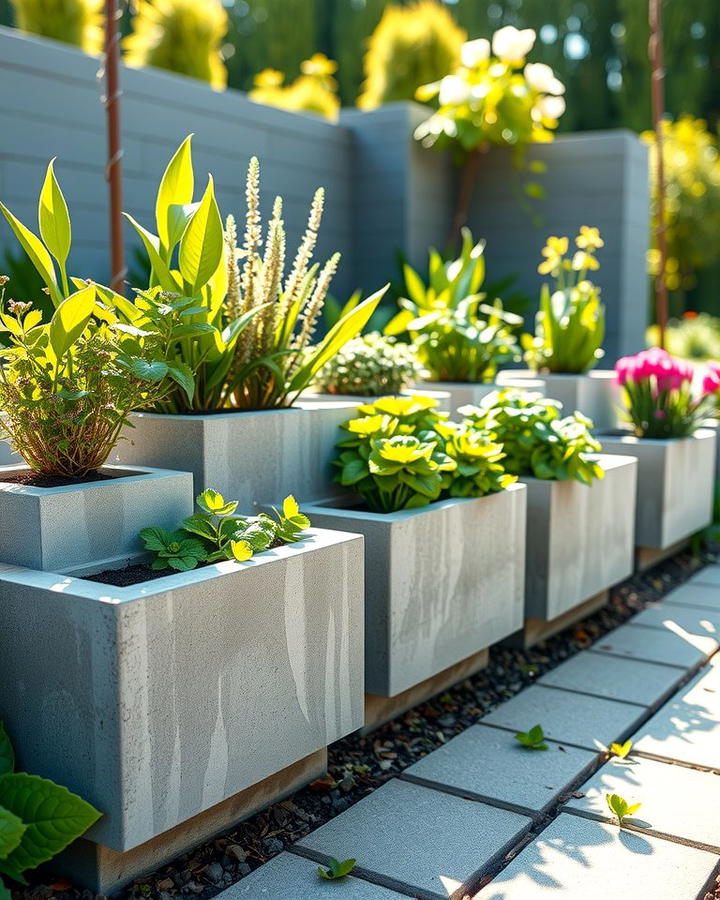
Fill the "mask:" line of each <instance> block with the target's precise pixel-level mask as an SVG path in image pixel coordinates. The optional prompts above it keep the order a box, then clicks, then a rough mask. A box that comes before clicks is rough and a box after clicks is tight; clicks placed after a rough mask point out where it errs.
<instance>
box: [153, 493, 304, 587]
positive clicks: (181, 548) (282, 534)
mask: <svg viewBox="0 0 720 900" xmlns="http://www.w3.org/2000/svg"><path fill="white" fill-rule="evenodd" d="M195 502H196V504H197V507H198V509H199V512H197V513H194V514H193V515H192V516H188V518H186V519H184V520H183V521H182V522H181V523H180V525H179V527H178V529H177V530H176V531H167V530H166V529H164V528H153V527H150V528H143V529H142V531H141V532H140V537H141V538H142V540H143V542H144V544H145V549H146V550H150V551H151V552H152V553H154V554H155V559H154V560H153V562H152V568H153V569H156V570H163V569H174V570H175V571H178V572H187V571H188V570H190V569H195V568H196V567H197V566H199V565H208V564H209V563H214V562H221V561H222V560H232V559H234V560H236V561H237V562H245V561H247V560H248V559H252V557H253V556H254V555H255V554H256V553H262V552H263V550H270V549H271V548H273V547H279V546H281V545H283V544H291V543H294V542H295V541H299V540H301V539H302V538H301V535H302V533H303V532H304V531H305V530H306V529H307V528H309V527H310V520H309V519H308V518H307V516H304V515H303V514H302V513H301V512H300V509H299V507H298V504H297V502H296V500H295V498H294V497H293V496H292V495H290V496H288V497H286V498H285V500H284V501H283V507H282V511H278V510H273V511H274V513H275V517H274V518H273V517H272V516H270V515H267V513H260V515H258V516H237V515H235V513H236V510H237V507H238V503H237V501H236V500H229V501H228V500H225V498H224V497H223V496H222V494H219V493H218V492H217V491H213V490H206V491H203V492H202V494H200V495H199V496H198V497H197V499H196V501H195Z"/></svg>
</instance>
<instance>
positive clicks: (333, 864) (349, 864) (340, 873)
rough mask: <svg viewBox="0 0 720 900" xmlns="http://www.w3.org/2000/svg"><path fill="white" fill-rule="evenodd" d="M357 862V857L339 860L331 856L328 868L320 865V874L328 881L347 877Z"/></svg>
mask: <svg viewBox="0 0 720 900" xmlns="http://www.w3.org/2000/svg"><path fill="white" fill-rule="evenodd" d="M356 862H357V860H356V859H344V860H343V861H342V862H338V860H337V859H335V858H334V857H332V856H331V857H330V859H329V860H328V866H327V869H324V868H323V867H322V866H318V875H319V876H320V877H321V878H325V879H327V880H328V881H337V880H338V879H339V878H345V877H346V876H347V875H349V874H350V873H351V872H352V870H353V869H354V868H355V863H356Z"/></svg>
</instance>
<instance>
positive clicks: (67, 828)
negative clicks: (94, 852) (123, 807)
mask: <svg viewBox="0 0 720 900" xmlns="http://www.w3.org/2000/svg"><path fill="white" fill-rule="evenodd" d="M100 815H101V814H100V813H99V812H98V811H97V810H96V809H95V808H94V807H92V806H91V805H90V804H89V803H87V802H86V801H85V800H83V799H82V798H80V797H78V796H77V795H76V794H72V793H70V791H68V790H67V788H64V787H60V785H57V784H55V783H54V782H52V781H49V780H48V779H46V778H41V777H40V776H39V775H28V774H27V773H25V772H16V771H15V753H14V751H13V746H12V743H11V742H10V737H9V736H8V733H7V731H6V730H5V727H4V726H3V724H2V722H0V874H2V875H5V876H7V877H8V878H12V879H13V880H14V881H18V882H20V883H21V884H26V883H27V882H26V881H25V877H24V873H25V872H27V871H28V870H30V869H35V868H37V866H39V865H40V864H41V863H44V862H47V861H48V860H51V859H52V858H53V857H54V856H57V854H58V853H60V851H61V850H64V849H65V847H67V846H68V845H69V844H71V843H72V842H73V841H74V840H76V839H77V838H79V837H80V836H81V835H83V834H84V833H85V832H86V831H87V830H88V828H90V826H91V825H92V824H93V823H94V822H96V821H97V820H98V819H99V818H100ZM0 897H2V898H7V900H9V898H10V891H9V890H8V889H7V888H5V887H3V882H2V879H1V878H0Z"/></svg>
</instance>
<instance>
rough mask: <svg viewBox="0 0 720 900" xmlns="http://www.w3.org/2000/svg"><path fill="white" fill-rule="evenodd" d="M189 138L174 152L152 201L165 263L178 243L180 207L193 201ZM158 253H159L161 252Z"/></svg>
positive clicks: (182, 222) (193, 184)
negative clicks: (153, 201)
mask: <svg viewBox="0 0 720 900" xmlns="http://www.w3.org/2000/svg"><path fill="white" fill-rule="evenodd" d="M191 144H192V135H191V134H189V135H188V136H187V137H186V138H185V140H184V141H183V142H182V144H180V146H179V147H178V149H177V150H176V151H175V155H174V156H173V158H172V159H171V160H170V162H169V163H168V165H167V168H166V169H165V172H164V174H163V177H162V180H161V181H160V187H159V188H158V193H157V199H156V201H155V220H156V222H157V233H158V235H159V237H160V244H161V247H162V251H164V252H165V253H166V254H167V255H165V261H166V262H168V261H169V259H170V255H171V254H172V249H173V247H174V246H175V244H177V242H178V241H179V240H180V237H181V236H182V230H181V228H180V226H181V225H182V227H183V228H184V222H185V217H184V215H182V208H183V207H184V206H186V205H187V204H189V203H191V202H192V196H193V190H194V189H195V176H194V173H193V166H192V147H191ZM162 251H161V252H162Z"/></svg>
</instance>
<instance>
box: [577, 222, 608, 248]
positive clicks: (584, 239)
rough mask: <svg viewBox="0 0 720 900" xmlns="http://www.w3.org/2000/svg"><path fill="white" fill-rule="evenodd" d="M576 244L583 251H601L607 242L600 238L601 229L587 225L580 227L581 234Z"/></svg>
mask: <svg viewBox="0 0 720 900" xmlns="http://www.w3.org/2000/svg"><path fill="white" fill-rule="evenodd" d="M575 243H576V244H577V246H578V247H579V248H580V249H581V250H599V249H600V247H604V246H605V241H604V240H603V239H602V238H601V237H600V229H599V228H590V227H588V226H587V225H581V226H580V234H579V235H578V236H577V237H576V238H575Z"/></svg>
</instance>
